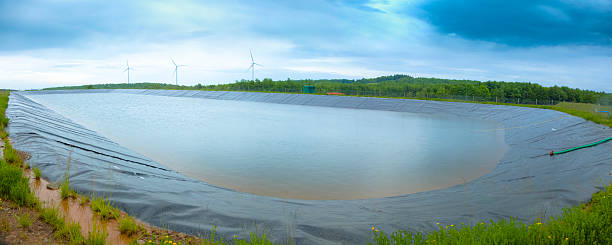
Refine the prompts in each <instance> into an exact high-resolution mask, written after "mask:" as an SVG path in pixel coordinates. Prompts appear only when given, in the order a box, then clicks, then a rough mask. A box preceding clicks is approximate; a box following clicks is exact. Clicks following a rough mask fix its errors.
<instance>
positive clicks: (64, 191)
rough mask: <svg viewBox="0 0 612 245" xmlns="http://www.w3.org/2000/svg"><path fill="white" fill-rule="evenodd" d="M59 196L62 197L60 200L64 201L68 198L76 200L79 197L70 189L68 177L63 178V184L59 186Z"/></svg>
mask: <svg viewBox="0 0 612 245" xmlns="http://www.w3.org/2000/svg"><path fill="white" fill-rule="evenodd" d="M60 196H61V197H62V199H66V198H69V197H70V198H77V197H78V196H79V195H78V194H77V193H76V191H74V190H72V189H71V188H70V179H69V178H68V176H66V177H64V182H63V183H62V185H61V186H60Z"/></svg>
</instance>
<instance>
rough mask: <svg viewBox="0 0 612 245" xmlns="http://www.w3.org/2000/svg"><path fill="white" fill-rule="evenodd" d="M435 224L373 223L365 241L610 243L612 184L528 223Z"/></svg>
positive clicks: (392, 244) (393, 244)
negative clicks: (406, 227) (381, 226)
mask: <svg viewBox="0 0 612 245" xmlns="http://www.w3.org/2000/svg"><path fill="white" fill-rule="evenodd" d="M438 226H439V229H438V230H435V231H432V232H430V233H421V232H416V233H412V232H408V231H403V230H398V231H396V232H393V233H391V234H387V233H385V232H383V231H379V230H377V229H375V228H374V227H373V229H372V239H373V241H374V243H368V244H377V245H403V244H431V243H436V244H612V236H611V235H610V234H612V184H610V185H609V186H607V187H606V189H605V190H604V191H601V192H598V193H595V194H594V195H593V198H592V199H591V201H590V202H588V203H587V204H582V205H578V206H575V207H572V208H566V209H564V210H563V213H562V214H561V215H558V216H555V217H550V218H548V219H547V220H545V221H536V222H533V223H532V224H529V225H527V224H523V223H522V222H517V221H515V220H513V219H501V220H498V221H491V222H490V223H484V222H480V223H478V224H475V225H464V224H461V225H459V226H456V225H454V224H450V225H444V224H442V225H440V224H438Z"/></svg>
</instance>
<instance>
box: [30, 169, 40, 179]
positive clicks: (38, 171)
mask: <svg viewBox="0 0 612 245" xmlns="http://www.w3.org/2000/svg"><path fill="white" fill-rule="evenodd" d="M32 171H34V178H36V179H40V176H41V173H40V169H39V168H38V167H34V168H32Z"/></svg>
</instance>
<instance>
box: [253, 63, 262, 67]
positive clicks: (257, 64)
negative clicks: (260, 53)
mask: <svg viewBox="0 0 612 245" xmlns="http://www.w3.org/2000/svg"><path fill="white" fill-rule="evenodd" d="M253 65H258V66H263V65H262V64H257V63H253Z"/></svg>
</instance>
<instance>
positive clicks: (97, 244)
mask: <svg viewBox="0 0 612 245" xmlns="http://www.w3.org/2000/svg"><path fill="white" fill-rule="evenodd" d="M107 236H108V234H107V233H106V231H105V230H104V229H101V228H99V227H98V225H97V224H96V223H95V222H94V224H93V228H92V230H91V231H89V232H88V235H87V239H86V240H85V244H87V245H105V244H106V237H107Z"/></svg>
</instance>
